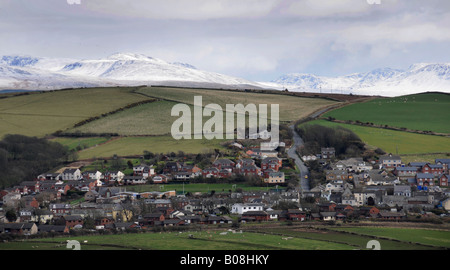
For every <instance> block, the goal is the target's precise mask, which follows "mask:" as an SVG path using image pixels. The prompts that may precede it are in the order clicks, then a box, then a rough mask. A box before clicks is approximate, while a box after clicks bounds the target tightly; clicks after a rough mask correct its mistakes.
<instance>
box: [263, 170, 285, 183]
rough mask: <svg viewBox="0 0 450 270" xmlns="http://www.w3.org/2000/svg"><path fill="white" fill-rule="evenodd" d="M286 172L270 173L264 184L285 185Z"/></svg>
mask: <svg viewBox="0 0 450 270" xmlns="http://www.w3.org/2000/svg"><path fill="white" fill-rule="evenodd" d="M284 182H285V179H284V172H269V173H268V174H267V177H265V178H264V183H268V184H284Z"/></svg>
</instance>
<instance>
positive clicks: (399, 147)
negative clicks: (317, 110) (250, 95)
mask: <svg viewBox="0 0 450 270" xmlns="http://www.w3.org/2000/svg"><path fill="white" fill-rule="evenodd" d="M307 124H320V125H324V126H328V127H336V126H342V127H345V128H348V129H350V130H352V131H353V132H355V133H356V134H357V135H358V136H359V137H360V138H361V140H362V141H363V142H364V143H366V144H367V145H369V146H371V147H374V148H376V147H379V148H381V149H383V150H384V151H385V152H387V153H393V154H396V153H398V154H399V155H404V154H426V153H450V138H449V137H443V136H434V135H423V134H415V133H410V132H403V131H395V130H388V129H382V128H373V127H365V126H358V125H351V124H340V123H334V122H330V121H326V120H314V121H311V122H308V123H307Z"/></svg>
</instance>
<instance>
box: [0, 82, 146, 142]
mask: <svg viewBox="0 0 450 270" xmlns="http://www.w3.org/2000/svg"><path fill="white" fill-rule="evenodd" d="M133 89H135V88H118V87H112V88H87V89H71V90H58V91H47V92H37V93H30V94H28V95H20V96H14V97H8V98H3V99H0V138H2V137H3V136H4V135H6V134H21V135H26V136H37V137H43V136H45V135H48V134H52V133H54V132H56V131H58V130H61V131H64V130H66V129H69V128H71V127H73V126H74V125H75V124H76V123H78V122H80V121H83V120H86V119H88V118H91V117H95V116H99V115H101V114H104V113H108V112H110V111H113V110H116V109H118V108H120V107H123V106H126V105H128V104H131V103H135V102H139V101H143V100H148V98H146V97H145V96H142V95H139V94H135V93H133V92H132V90H133Z"/></svg>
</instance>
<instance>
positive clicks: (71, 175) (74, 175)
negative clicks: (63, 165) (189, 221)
mask: <svg viewBox="0 0 450 270" xmlns="http://www.w3.org/2000/svg"><path fill="white" fill-rule="evenodd" d="M61 179H62V180H63V181H69V180H80V179H81V171H80V169H77V168H67V169H65V170H64V171H63V172H62V174H61Z"/></svg>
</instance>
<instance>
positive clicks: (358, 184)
mask: <svg viewBox="0 0 450 270" xmlns="http://www.w3.org/2000/svg"><path fill="white" fill-rule="evenodd" d="M322 150H323V151H322V157H321V161H322V162H321V164H322V165H323V166H324V168H325V169H326V170H325V171H326V184H324V185H319V186H316V187H314V188H312V189H310V190H286V189H280V190H278V189H276V190H275V189H271V190H269V189H267V190H266V191H260V192H256V191H255V192H242V191H241V192H226V193H220V192H219V193H216V194H213V195H208V196H204V194H200V195H198V196H185V195H184V194H177V192H176V191H169V192H156V191H154V192H130V191H127V190H126V187H127V186H128V185H139V184H148V183H156V184H157V183H170V182H172V181H183V182H188V181H189V180H190V179H192V178H195V177H200V176H201V177H203V178H205V179H208V178H228V177H232V176H234V175H244V176H253V177H258V178H259V179H261V181H263V182H265V183H268V184H269V183H270V184H277V185H278V184H283V183H285V177H284V173H283V172H282V171H281V169H282V164H283V163H282V159H281V158H279V157H278V156H277V153H276V152H274V153H262V152H261V151H259V149H252V150H248V151H247V152H245V153H246V157H245V158H241V159H233V160H232V159H228V158H218V159H216V160H215V161H214V162H212V164H211V166H210V167H208V168H204V169H200V168H199V167H198V166H196V165H187V164H186V163H184V162H176V161H173V162H172V161H168V162H165V166H164V167H163V168H162V170H161V171H158V172H156V171H155V168H154V167H153V166H150V165H145V164H143V165H136V166H134V167H133V174H132V175H125V174H124V173H122V172H120V171H107V172H104V173H101V172H99V171H81V169H80V168H65V169H63V170H61V171H60V172H59V173H46V174H42V175H39V176H37V177H36V179H35V180H34V181H25V182H22V183H21V184H20V185H17V186H14V187H12V188H9V189H5V190H2V191H0V199H1V201H0V202H1V208H0V233H18V234H35V233H39V232H61V233H67V232H70V230H72V229H76V228H83V227H84V226H85V225H86V224H85V222H86V218H87V217H90V218H91V219H92V220H93V223H94V224H93V226H95V229H102V230H126V229H145V228H151V227H155V226H183V225H190V224H222V223H223V224H229V223H232V222H233V220H234V221H236V220H237V221H239V222H252V221H271V220H279V221H283V220H290V221H305V220H324V221H334V220H346V219H348V218H376V219H388V220H392V219H396V220H397V219H403V218H406V217H407V213H408V211H413V210H414V211H415V210H419V212H420V211H422V212H423V211H429V210H432V209H435V208H436V207H440V208H442V209H445V210H447V211H449V210H450V201H449V199H448V198H449V196H448V195H449V194H448V189H447V187H448V184H449V165H450V159H436V160H435V163H433V164H431V163H409V164H403V163H402V161H401V158H400V157H398V156H395V155H391V154H389V155H386V156H382V157H381V158H380V159H379V161H378V162H377V163H376V164H375V163H374V162H365V161H364V160H363V159H362V158H349V159H345V160H338V161H335V158H334V157H335V156H334V149H332V148H324V149H322ZM304 159H305V157H304ZM257 164H258V165H257ZM74 190H75V191H77V192H82V194H83V196H84V200H83V201H82V202H81V203H78V204H74V205H71V204H68V203H62V202H61V198H62V196H65V195H66V194H67V193H68V192H69V191H74ZM305 201H307V202H309V204H308V205H304V202H305ZM280 202H288V203H292V204H290V206H291V207H290V208H291V209H287V210H277V208H278V207H276V206H277V205H279V203H280ZM293 205H296V206H298V207H292V206H293ZM7 209H15V210H16V213H17V216H16V220H8V217H7V214H6V210H7ZM91 226H92V224H91Z"/></svg>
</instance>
